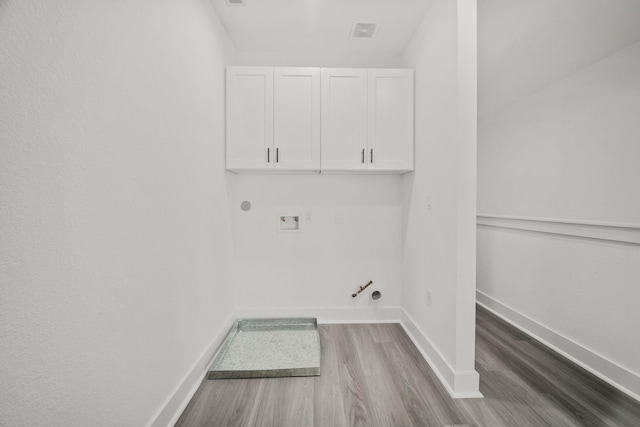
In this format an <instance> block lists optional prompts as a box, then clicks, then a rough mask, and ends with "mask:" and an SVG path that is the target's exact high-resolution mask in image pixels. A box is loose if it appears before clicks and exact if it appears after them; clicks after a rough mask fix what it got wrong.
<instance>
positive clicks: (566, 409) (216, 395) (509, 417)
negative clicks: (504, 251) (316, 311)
mask: <svg viewBox="0 0 640 427" xmlns="http://www.w3.org/2000/svg"><path fill="white" fill-rule="evenodd" d="M319 329H320V334H321V335H320V337H321V342H322V361H321V363H322V365H321V371H322V374H321V375H320V376H319V377H301V378H269V379H243V380H204V381H203V382H202V385H201V386H200V388H199V389H198V391H197V392H196V394H195V396H194V397H193V399H192V400H191V402H190V403H189V405H188V406H187V408H186V409H185V411H184V413H183V414H182V416H181V417H180V419H179V420H178V423H177V424H176V425H177V426H181V427H184V426H212V427H213V426H215V427H223V426H265V427H267V426H270V427H287V426H292V427H307V426H309V427H310V426H315V427H331V426H336V427H337V426H375V427H386V426H389V427H400V426H487V427H501V426H505V427H514V426H532V427H533V426H535V427H538V426H554V427H555V426H558V427H559V426H607V427H610V426H611V427H613V426H620V427H636V426H640V403H639V402H637V401H635V400H633V399H631V398H630V397H628V396H626V395H625V394H623V393H621V392H620V391H617V390H616V389H614V388H613V387H611V386H610V385H608V384H606V383H605V382H603V381H601V380H600V379H598V378H596V377H595V376H593V375H591V374H590V373H588V372H586V371H585V370H583V369H582V368H580V367H578V366H576V365H575V364H573V363H572V362H570V361H568V360H567V359H565V358H563V357H562V356H560V355H558V354H556V353H554V352H553V351H551V350H549V349H548V348H546V347H545V346H543V345H542V344H540V343H538V342H537V341H535V340H533V339H532V338H530V337H529V336H527V335H525V334H524V333H522V332H520V331H519V330H517V329H515V328H513V327H512V326H510V325H508V324H506V323H505V322H503V321H502V320H500V319H498V318H497V317H495V316H494V315H492V314H491V313H489V312H487V311H486V310H484V309H482V308H478V311H477V327H476V369H477V371H478V372H479V373H480V391H481V392H482V393H483V394H484V396H485V397H484V399H456V400H454V399H452V398H451V397H449V395H448V393H447V392H446V391H445V390H444V388H443V387H442V386H441V385H440V382H439V381H438V379H437V378H436V376H435V374H434V373H433V371H432V370H431V368H430V367H429V365H428V364H427V363H426V362H425V361H424V359H423V358H422V356H421V355H420V353H419V352H418V350H417V348H416V347H415V346H414V345H413V343H412V342H411V340H410V339H409V337H408V336H407V335H406V333H405V332H404V330H403V329H402V327H401V326H400V325H398V324H366V325H321V326H320V328H319Z"/></svg>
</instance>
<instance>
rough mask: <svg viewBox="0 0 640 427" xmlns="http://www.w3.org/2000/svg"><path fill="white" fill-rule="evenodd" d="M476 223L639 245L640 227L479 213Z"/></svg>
mask: <svg viewBox="0 0 640 427" xmlns="http://www.w3.org/2000/svg"><path fill="white" fill-rule="evenodd" d="M476 224H477V225H478V226H482V227H495V228H510V229H515V230H524V231H531V232H536V233H545V234H555V235H560V236H570V237H580V238H586V239H593V240H605V241H609V242H618V243H626V244H633V245H640V224H626V223H617V222H596V221H581V220H571V219H556V218H534V217H521V216H509V215H491V214H478V215H477V216H476Z"/></svg>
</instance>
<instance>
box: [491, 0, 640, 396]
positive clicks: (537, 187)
mask: <svg viewBox="0 0 640 427" xmlns="http://www.w3.org/2000/svg"><path fill="white" fill-rule="evenodd" d="M611 3H615V4H617V5H618V6H620V5H621V4H626V5H630V4H631V2H611ZM607 5H608V3H607ZM481 16H482V15H481ZM570 16H571V15H570ZM632 16H635V20H634V22H636V23H637V22H638V19H640V9H637V7H636V12H635V15H632ZM566 18H567V17H559V18H558V19H566ZM602 19H605V18H604V17H603V18H602ZM628 19H629V16H628V15H627V16H625V17H624V19H622V20H621V24H623V23H624V22H626V21H627V20H628ZM490 26H491V22H485V21H483V20H481V21H480V23H479V28H480V32H481V33H482V32H483V31H495V28H493V29H492V30H487V28H488V27H490ZM623 27H624V25H623ZM636 28H637V26H636ZM544 37H548V35H547V34H545V35H544ZM570 37H571V38H573V37H576V35H575V34H571V35H570ZM574 54H575V55H578V53H577V52H576V53H574ZM535 58H536V60H537V61H538V62H545V61H550V60H553V59H554V58H555V54H554V52H553V51H551V52H548V51H547V50H546V49H541V50H539V51H537V53H536V54H535ZM638 76H640V42H636V43H633V44H631V45H629V46H627V47H626V48H624V49H621V50H619V51H617V52H616V53H614V54H610V55H607V56H605V57H602V58H599V60H598V61H596V62H594V63H592V64H591V65H589V66H587V67H585V68H583V69H581V70H579V71H577V72H573V73H571V74H570V75H568V76H567V77H565V78H564V79H562V80H560V81H557V82H555V83H553V84H551V85H549V86H547V87H545V88H544V89H542V90H539V91H537V92H535V93H534V94H531V95H530V96H526V97H524V98H522V99H519V100H518V101H517V102H515V103H513V104H511V105H509V106H506V107H504V108H502V109H500V110H499V111H495V112H492V113H487V114H485V115H484V116H482V117H481V119H480V122H479V134H478V138H479V139H478V212H479V213H480V214H493V215H502V216H515V217H527V218H546V219H550V220H568V221H573V220H576V221H587V222H596V223H606V224H609V225H610V226H615V225H624V224H629V225H632V224H635V225H636V228H637V227H638V224H640V185H639V184H638V183H640V168H639V167H638V164H639V161H640V143H639V141H640V138H639V137H640V122H639V121H638V111H640V79H639V78H638ZM530 77H531V76H529V78H530ZM478 254H479V256H478V290H479V291H481V292H482V293H484V294H485V295H487V296H488V297H490V298H492V299H493V300H495V301H497V302H499V303H501V304H503V305H505V306H507V307H509V308H510V309H512V310H513V311H515V312H517V313H518V314H519V315H521V316H525V317H527V318H529V319H531V320H532V321H534V322H536V323H537V324H538V325H541V327H544V328H547V329H548V330H550V331H553V332H554V333H556V334H558V335H560V336H561V337H564V338H566V339H567V340H569V341H570V342H572V343H574V344H575V345H576V346H579V347H581V348H582V349H584V350H583V351H582V352H577V351H575V350H573V349H571V348H569V349H568V350H567V349H564V350H565V351H567V352H568V353H570V355H571V356H573V357H575V358H576V359H577V360H581V361H582V362H583V363H585V364H586V365H587V366H589V367H590V368H592V369H594V370H596V371H598V372H600V373H601V374H602V375H605V376H606V375H607V374H606V371H604V370H603V366H604V367H606V365H602V364H600V365H599V366H597V365H595V364H594V363H593V362H591V361H589V360H588V359H586V358H585V357H584V354H582V353H589V352H592V353H594V354H596V355H598V356H599V357H601V358H603V359H606V360H607V361H609V362H610V363H612V364H614V365H616V366H618V367H620V368H621V369H624V370H627V371H629V372H630V373H631V374H630V375H629V377H631V376H635V386H633V389H632V390H631V391H632V392H633V393H635V394H636V396H638V395H640V386H639V385H640V340H639V339H638V338H637V336H638V333H637V329H638V326H639V325H640V316H639V314H638V307H637V305H638V301H639V300H640V287H639V286H638V285H639V284H640V270H639V268H638V267H639V266H640V246H638V245H637V244H628V243H620V242H603V241H599V240H591V239H586V238H576V237H570V236H557V235H552V234H539V233H529V232H526V231H521V230H506V229H497V228H493V227H479V228H478ZM571 353H573V354H571ZM609 378H610V379H613V378H612V377H611V376H609ZM614 380H615V379H614ZM631 382H633V381H629V383H631ZM628 387H629V389H631V388H632V386H631V385H629V386H628Z"/></svg>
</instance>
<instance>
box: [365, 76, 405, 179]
mask: <svg viewBox="0 0 640 427" xmlns="http://www.w3.org/2000/svg"><path fill="white" fill-rule="evenodd" d="M368 104H369V108H368V112H369V120H368V148H369V153H368V154H369V156H368V159H367V160H368V163H369V167H370V168H374V169H379V170H413V71H412V70H393V69H379V70H369V100H368Z"/></svg>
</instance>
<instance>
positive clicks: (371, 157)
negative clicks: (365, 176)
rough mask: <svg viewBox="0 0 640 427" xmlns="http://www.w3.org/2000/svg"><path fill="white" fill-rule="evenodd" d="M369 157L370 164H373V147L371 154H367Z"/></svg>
mask: <svg viewBox="0 0 640 427" xmlns="http://www.w3.org/2000/svg"><path fill="white" fill-rule="evenodd" d="M369 158H370V159H371V164H373V148H372V149H371V156H369Z"/></svg>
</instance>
